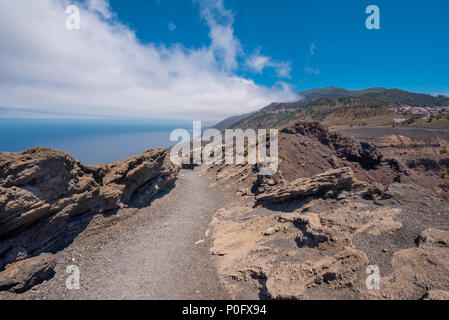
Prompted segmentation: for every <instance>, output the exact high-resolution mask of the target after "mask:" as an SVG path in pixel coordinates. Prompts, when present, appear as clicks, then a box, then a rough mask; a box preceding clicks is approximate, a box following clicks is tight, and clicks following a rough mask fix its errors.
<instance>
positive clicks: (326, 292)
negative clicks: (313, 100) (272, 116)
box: [208, 122, 449, 299]
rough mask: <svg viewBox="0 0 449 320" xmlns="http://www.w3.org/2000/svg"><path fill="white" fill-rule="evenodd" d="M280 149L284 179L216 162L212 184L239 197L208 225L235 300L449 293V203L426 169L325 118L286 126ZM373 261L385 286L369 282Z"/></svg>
mask: <svg viewBox="0 0 449 320" xmlns="http://www.w3.org/2000/svg"><path fill="white" fill-rule="evenodd" d="M279 154H280V163H279V168H280V170H279V171H278V173H277V174H276V175H275V176H269V177H268V176H267V177H261V176H258V175H257V172H258V168H257V166H253V165H248V164H246V165H239V166H229V165H216V166H212V167H210V168H209V169H208V170H209V171H211V172H214V173H215V174H216V182H214V183H213V184H212V187H214V188H217V190H220V192H234V193H235V194H236V195H237V197H235V198H234V201H232V202H230V203H229V204H228V205H227V206H226V207H224V208H222V209H220V210H219V211H218V212H217V213H216V215H215V218H214V220H213V222H212V223H211V225H210V230H209V234H210V236H211V238H212V239H213V246H212V248H211V253H212V255H213V256H214V257H215V258H214V259H215V263H216V265H217V268H218V270H219V273H220V275H221V278H222V280H223V281H224V282H225V283H226V284H227V287H228V288H229V290H230V291H231V293H232V294H233V296H234V297H236V298H239V297H245V295H246V294H247V292H252V290H257V292H258V296H259V298H269V299H447V296H448V292H449V278H448V275H449V269H448V266H449V246H448V240H447V237H448V235H449V206H448V204H447V201H446V200H445V199H444V198H443V197H441V195H439V194H438V193H437V192H435V189H434V188H433V186H430V187H429V185H428V182H425V183H420V180H419V175H420V174H421V173H420V172H419V169H418V170H416V169H414V168H413V167H411V166H409V165H408V164H409V162H407V161H404V159H403V158H400V157H396V154H393V153H389V152H385V150H384V149H383V148H379V147H377V146H375V145H374V144H373V143H371V142H369V141H361V142H360V141H359V140H357V139H352V138H348V137H346V136H343V135H341V134H338V133H332V132H329V131H328V130H326V129H325V128H324V127H322V126H321V125H319V124H317V123H307V122H297V123H294V124H292V125H290V126H288V127H286V128H284V129H282V130H281V132H280V136H279ZM415 155H416V154H415ZM409 160H410V159H409ZM431 178H432V179H433V178H434V177H431ZM368 266H376V267H377V268H378V269H379V271H380V287H379V289H374V290H369V289H368V287H367V286H366V283H365V282H366V280H367V277H368V276H369V275H370V274H368V273H367V271H369V270H367V267H368Z"/></svg>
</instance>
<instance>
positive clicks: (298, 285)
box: [262, 247, 369, 300]
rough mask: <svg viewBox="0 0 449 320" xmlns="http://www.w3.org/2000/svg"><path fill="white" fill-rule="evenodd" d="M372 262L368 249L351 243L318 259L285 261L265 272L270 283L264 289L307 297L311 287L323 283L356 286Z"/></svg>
mask: <svg viewBox="0 0 449 320" xmlns="http://www.w3.org/2000/svg"><path fill="white" fill-rule="evenodd" d="M368 263H369V260H368V257H367V256H366V254H365V253H364V252H362V251H358V250H355V249H353V248H350V247H345V248H343V250H341V251H340V252H338V253H336V254H335V255H333V256H326V257H324V258H322V259H321V260H318V261H308V262H305V263H302V264H294V263H290V262H282V263H280V265H278V266H276V268H273V270H270V271H269V272H266V273H264V274H263V277H264V278H266V283H265V288H263V289H262V290H263V292H264V293H265V294H266V295H267V296H268V297H269V298H271V299H299V300H303V299H307V298H308V295H307V289H310V288H313V287H316V286H318V285H319V284H321V283H326V284H327V285H328V286H330V287H334V288H342V287H348V286H354V284H355V283H356V282H357V281H358V280H359V276H360V274H361V273H362V272H363V271H364V270H365V268H366V266H367V265H368Z"/></svg>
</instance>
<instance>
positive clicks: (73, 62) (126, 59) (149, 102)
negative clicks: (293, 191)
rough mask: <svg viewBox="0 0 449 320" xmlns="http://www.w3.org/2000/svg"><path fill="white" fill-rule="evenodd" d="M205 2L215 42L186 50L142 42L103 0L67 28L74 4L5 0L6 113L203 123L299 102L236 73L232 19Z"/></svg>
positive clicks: (1, 98) (2, 102) (217, 4)
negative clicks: (76, 26)
mask: <svg viewBox="0 0 449 320" xmlns="http://www.w3.org/2000/svg"><path fill="white" fill-rule="evenodd" d="M195 1H198V0H195ZM198 2H199V4H200V10H201V11H200V13H201V17H203V18H204V19H205V21H206V22H207V24H208V25H209V27H210V38H211V44H210V45H209V46H204V47H202V48H197V49H187V48H185V47H184V46H182V45H181V44H177V45H173V46H170V47H168V46H165V45H156V44H153V43H150V44H142V43H141V42H140V41H139V40H138V39H137V38H136V35H135V33H134V32H133V31H132V30H130V29H129V28H128V27H127V26H125V25H123V24H121V23H120V22H118V21H117V20H116V18H115V16H114V14H113V13H112V12H111V11H110V8H109V4H108V3H107V2H106V1H104V0H101V1H100V0H89V1H87V2H84V3H83V5H81V6H80V8H81V29H80V30H67V29H66V28H65V19H66V14H65V7H66V6H67V5H68V4H71V3H69V1H66V0H40V1H35V0H20V1H10V0H0V7H1V8H2V10H0V43H1V49H0V107H7V108H10V109H11V108H12V109H14V108H15V109H22V110H23V109H26V110H31V111H33V110H36V111H40V112H46V113H52V112H53V113H57V114H60V113H67V114H83V115H88V116H113V117H132V118H135V117H139V118H140V117H152V118H156V117H159V118H186V119H190V118H201V119H205V120H206V119H220V118H222V117H225V116H227V115H229V114H239V113H245V112H250V111H254V110H257V109H259V108H261V107H263V106H264V105H267V104H268V103H270V102H273V101H287V100H293V99H295V98H296V96H295V94H294V93H293V92H292V90H291V89H290V88H289V86H288V85H285V84H283V83H280V84H278V85H276V86H274V87H273V88H267V87H264V86H259V85H257V84H255V83H254V81H252V80H251V79H246V78H242V77H240V76H237V75H236V74H235V73H234V72H233V70H235V69H236V68H237V67H238V63H237V56H238V55H239V54H241V45H240V42H239V40H238V39H237V38H236V37H235V35H234V31H233V28H232V23H233V16H232V13H231V12H230V11H228V10H226V9H225V8H224V6H223V2H222V1H219V0H217V1H211V0H209V1H206V0H199V1H198ZM279 70H280V71H278V74H280V75H281V74H287V73H288V72H289V66H286V67H285V69H282V68H281V69H279Z"/></svg>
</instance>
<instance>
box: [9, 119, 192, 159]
mask: <svg viewBox="0 0 449 320" xmlns="http://www.w3.org/2000/svg"><path fill="white" fill-rule="evenodd" d="M177 128H185V129H187V130H191V129H192V122H191V121H189V122H188V121H177V122H176V121H162V120H145V121H144V120H142V121H140V120H135V121H131V120H126V121H124V120H60V119H45V120H44V119H0V152H1V151H7V152H20V151H23V150H26V149H28V148H32V147H48V148H53V149H57V150H62V151H65V152H67V153H70V154H71V155H72V156H73V157H74V158H75V159H78V160H80V161H81V162H83V163H84V164H89V165H95V164H99V163H110V162H113V161H117V160H120V159H123V158H126V157H129V156H133V155H137V154H140V153H142V152H144V151H145V150H147V149H149V148H158V147H169V146H170V145H173V144H174V143H176V142H170V133H171V131H172V130H174V129H177Z"/></svg>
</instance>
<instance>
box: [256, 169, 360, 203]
mask: <svg viewBox="0 0 449 320" xmlns="http://www.w3.org/2000/svg"><path fill="white" fill-rule="evenodd" d="M353 184H354V172H353V171H352V170H351V168H340V169H335V170H329V171H326V172H323V173H321V174H318V175H316V176H315V177H312V178H309V179H298V180H295V181H293V182H291V183H289V184H288V185H280V186H277V187H274V188H272V189H271V190H268V191H265V192H264V193H261V194H258V195H257V196H256V200H257V201H259V202H285V201H288V200H293V199H296V198H300V197H307V196H311V195H316V194H324V193H326V192H327V191H329V190H333V191H337V190H341V189H345V188H349V187H351V186H352V185H353Z"/></svg>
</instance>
